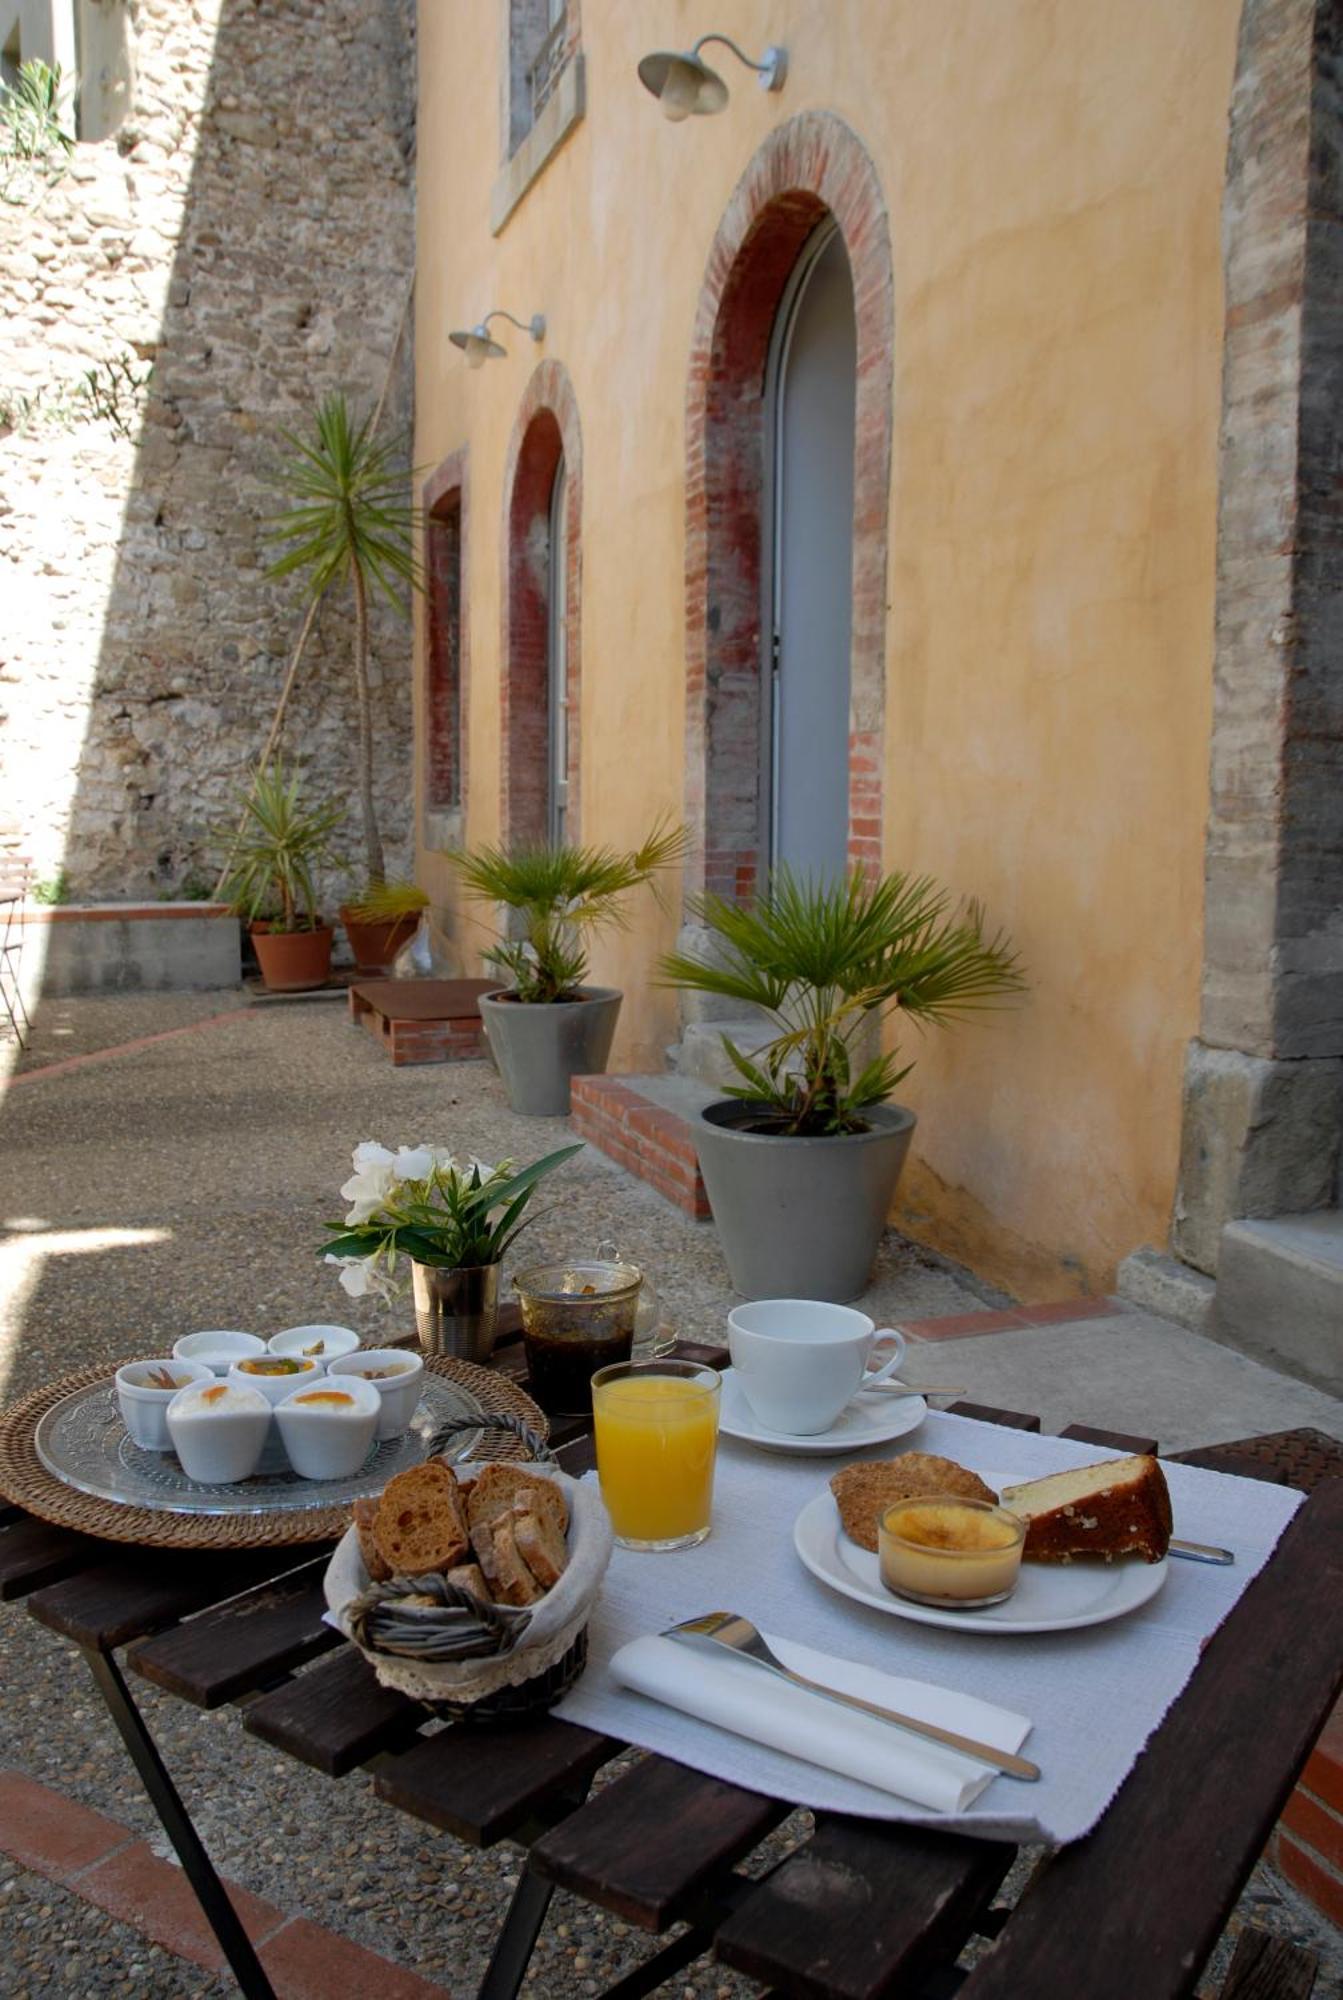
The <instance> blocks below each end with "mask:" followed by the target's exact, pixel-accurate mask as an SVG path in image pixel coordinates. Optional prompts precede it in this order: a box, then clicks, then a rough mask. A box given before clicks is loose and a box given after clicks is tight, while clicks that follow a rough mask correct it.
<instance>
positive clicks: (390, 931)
mask: <svg viewBox="0 0 1343 2000" xmlns="http://www.w3.org/2000/svg"><path fill="white" fill-rule="evenodd" d="M340 920H341V923H342V924H343V925H344V926H345V935H346V937H347V938H348V939H349V940H350V950H351V951H352V952H353V953H354V962H355V964H356V965H357V966H358V967H359V970H360V971H361V972H382V971H383V970H384V969H385V968H386V967H387V966H389V965H390V964H391V963H392V960H393V959H394V958H395V957H396V955H397V953H398V952H399V951H400V950H401V948H402V946H403V945H407V944H409V943H410V941H411V939H412V938H413V937H414V935H415V933H416V931H417V930H418V929H419V926H420V913H419V911H418V910H414V911H410V912H408V913H407V914H406V915H405V916H404V917H393V918H392V919H391V920H390V922H387V923H380V924H361V923H360V921H359V919H358V918H357V917H352V916H351V915H350V912H349V909H348V908H347V906H346V905H345V904H343V903H342V905H341V910H340Z"/></svg>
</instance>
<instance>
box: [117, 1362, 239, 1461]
mask: <svg viewBox="0 0 1343 2000" xmlns="http://www.w3.org/2000/svg"><path fill="white" fill-rule="evenodd" d="M155 1373H157V1374H160V1375H162V1374H167V1375H170V1376H172V1378H173V1386H172V1388H171V1389H163V1388H159V1387H158V1386H157V1385H156V1384H155V1383H153V1382H151V1381H150V1380H149V1379H148V1378H149V1377H150V1376H151V1375H153V1374H155ZM214 1380H215V1374H214V1370H213V1369H211V1368H207V1367H206V1365H205V1363H204V1362H203V1361H127V1362H125V1363H124V1364H123V1365H122V1366H121V1367H120V1368H118V1370H117V1373H116V1385H117V1408H118V1409H119V1410H120V1412H121V1421H122V1423H123V1424H125V1426H126V1429H127V1430H128V1431H129V1432H130V1435H131V1438H132V1440H133V1442H134V1443H136V1444H138V1445H140V1446H141V1447H142V1448H143V1449H144V1450H145V1451H171V1450H172V1448H173V1441H172V1439H171V1438H170V1437H169V1435H168V1405H169V1403H171V1401H172V1399H173V1397H174V1396H175V1395H176V1394H177V1392H178V1390H179V1389H185V1388H187V1387H188V1386H189V1385H190V1384H191V1383H192V1382H213V1381H214Z"/></svg>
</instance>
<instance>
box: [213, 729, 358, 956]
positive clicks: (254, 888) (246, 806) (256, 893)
mask: <svg viewBox="0 0 1343 2000" xmlns="http://www.w3.org/2000/svg"><path fill="white" fill-rule="evenodd" d="M242 806H243V822H242V827H241V830H240V831H239V833H238V835H237V837H236V842H235V845H234V850H233V857H232V860H231V862H230V864H229V870H228V873H227V875H226V876H225V878H224V889H223V893H224V895H225V896H226V897H227V898H228V900H229V902H230V903H232V904H233V907H234V909H235V910H236V911H237V912H238V914H239V916H241V917H245V918H247V919H248V920H249V921H256V920H257V919H259V918H263V917H264V918H266V919H267V920H268V921H269V922H270V925H271V928H272V930H277V931H298V930H305V931H311V930H316V928H317V890H316V887H315V884H314V882H313V871H314V869H316V868H320V867H326V866H338V865H339V864H340V859H341V857H340V855H339V854H338V853H337V852H336V851H335V848H334V846H333V839H334V835H335V832H336V829H337V827H338V826H339V825H340V824H341V821H342V819H343V817H344V814H343V812H342V810H341V808H340V806H338V805H326V806H305V805H304V804H303V801H302V779H301V778H300V777H299V775H298V773H297V772H293V771H287V770H286V769H285V767H284V765H283V764H280V763H275V764H272V765H271V766H270V768H269V769H268V770H265V771H256V772H254V773H253V776H252V780H251V783H250V785H249V787H248V789H247V792H246V794H245V796H244V798H243V801H242ZM223 837H224V838H226V839H227V838H229V837H230V836H229V835H228V834H225V835H224V836H223Z"/></svg>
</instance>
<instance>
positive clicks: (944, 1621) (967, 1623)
mask: <svg viewBox="0 0 1343 2000" xmlns="http://www.w3.org/2000/svg"><path fill="white" fill-rule="evenodd" d="M981 1477H982V1478H984V1479H986V1480H987V1481H988V1483H989V1485H990V1486H993V1487H996V1488H997V1489H998V1490H999V1491H1000V1492H1001V1490H1002V1487H1003V1485H1004V1484H1008V1485H1010V1484H1011V1481H1012V1474H1011V1473H1010V1472H1009V1473H1003V1474H1001V1475H999V1474H995V1473H992V1472H986V1473H983V1474H981ZM793 1546H794V1548H795V1549H796V1550H797V1552H798V1554H799V1555H800V1556H801V1558H802V1561H803V1563H804V1564H805V1565H806V1567H807V1568H808V1569H809V1570H810V1571H811V1573H812V1575H813V1576H815V1577H819V1578H820V1580H821V1582H822V1583H825V1584H828V1585H829V1586H830V1588H831V1590H837V1591H839V1592H840V1593H841V1595H842V1596H844V1597H852V1598H856V1599H857V1601H858V1603H859V1604H870V1605H872V1606H873V1607H874V1608H875V1609H876V1610H878V1611H889V1612H890V1613H891V1614H892V1615H893V1616H894V1617H896V1618H910V1619H912V1620H913V1621H914V1623H915V1624H916V1625H945V1626H947V1627H948V1629H949V1630H951V1631H953V1632H992V1633H994V1634H995V1635H996V1636H1001V1635H1002V1634H1003V1633H1008V1634H1011V1633H1014V1632H1068V1631H1071V1630H1072V1628H1073V1627H1074V1626H1077V1625H1103V1624H1105V1622H1106V1621H1107V1619H1110V1618H1123V1617H1124V1616H1125V1615H1126V1614H1127V1613H1128V1612H1130V1611H1136V1610H1137V1608H1138V1606H1139V1605H1140V1604H1146V1603H1147V1602H1148V1601H1149V1600H1150V1599H1151V1598H1153V1597H1155V1596H1156V1594H1157V1592H1158V1591H1159V1590H1160V1588H1161V1586H1162V1584H1163V1583H1164V1582H1165V1581H1166V1571H1167V1570H1168V1569H1169V1567H1170V1561H1169V1558H1167V1560H1166V1561H1164V1562H1159V1563H1144V1562H1124V1563H1060V1564H1055V1563H1023V1564H1022V1566H1021V1581H1020V1583H1018V1585H1017V1587H1016V1589H1015V1590H1014V1591H1013V1593H1012V1595H1011V1596H1010V1597H1009V1598H1007V1599H1006V1601H1005V1602H1004V1603H1002V1604H989V1605H986V1606H985V1607H984V1609H983V1610H982V1611H939V1610H938V1609H937V1607H936V1606H935V1605H931V1604H911V1603H909V1601H908V1600H907V1599H906V1598H903V1597H897V1596H895V1594H894V1592H892V1591H889V1590H887V1588H886V1586H885V1584H884V1583H883V1582H882V1580H881V1571H880V1568H879V1566H878V1563H877V1558H876V1556H875V1555H873V1554H871V1553H870V1552H869V1551H868V1550H867V1549H860V1548H859V1547H858V1544H857V1543H856V1542H851V1541H850V1540H849V1538H848V1536H847V1535H846V1534H845V1532H844V1529H843V1527H842V1526H841V1525H840V1519H839V1509H838V1507H836V1505H835V1500H834V1495H833V1494H832V1493H831V1492H830V1491H829V1490H828V1489H827V1490H826V1491H825V1492H823V1493H818V1494H817V1495H816V1498H815V1499H814V1500H809V1501H808V1502H807V1504H806V1506H805V1507H804V1508H803V1509H802V1512H801V1513H800V1514H799V1515H798V1517H797V1520H796V1521H795V1522H794V1524H793Z"/></svg>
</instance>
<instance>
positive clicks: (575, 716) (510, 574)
mask: <svg viewBox="0 0 1343 2000" xmlns="http://www.w3.org/2000/svg"><path fill="white" fill-rule="evenodd" d="M561 456H562V457H563V459H564V470H565V480H566V485H565V507H564V516H565V546H566V550H567V557H568V562H567V570H566V577H565V585H566V588H565V621H564V623H565V658H566V661H567V673H566V694H567V700H568V709H569V757H568V763H569V771H568V778H569V809H568V826H567V832H568V837H569V838H570V839H575V840H576V839H577V838H578V829H579V783H578V779H579V712H578V698H579V689H580V687H581V684H582V683H581V678H580V657H579V647H580V638H581V633H582V580H583V545H582V540H581V534H580V529H581V524H582V515H583V438H582V432H581V430H580V428H579V422H578V403H577V400H576V399H575V396H574V390H573V384H572V382H571V381H570V380H569V375H568V371H567V370H566V369H565V368H564V367H563V366H562V365H561V364H560V363H559V362H558V361H542V362H541V363H540V364H539V366H538V367H537V368H536V370H535V372H534V373H533V375H532V378H531V381H530V382H529V383H528V384H527V387H526V390H525V391H524V393H523V397H522V402H521V404H520V405H519V407H518V414H517V417H516V419H515V420H514V424H513V433H512V436H511V438H510V439H509V445H508V458H507V461H506V463H505V467H504V523H503V552H502V557H503V563H502V573H503V589H502V591H501V593H500V596H501V601H502V630H501V633H500V649H499V658H500V681H499V723H500V735H501V752H500V757H501V767H500V801H499V803H500V821H501V827H502V833H503V839H504V842H505V844H506V845H510V846H511V845H512V844H513V843H515V842H517V841H527V840H544V839H545V837H546V783H547V773H546V745H547V736H548V727H549V724H548V717H547V639H548V619H549V611H548V600H547V591H546V573H545V551H546V546H547V541H548V533H549V519H550V498H551V493H552V490H553V488H554V484H555V472H556V468H557V467H558V465H559V462H560V458H561Z"/></svg>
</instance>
